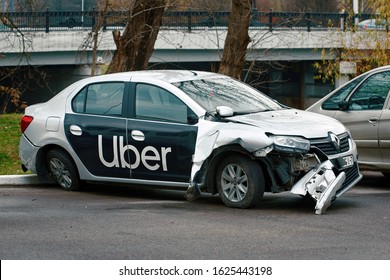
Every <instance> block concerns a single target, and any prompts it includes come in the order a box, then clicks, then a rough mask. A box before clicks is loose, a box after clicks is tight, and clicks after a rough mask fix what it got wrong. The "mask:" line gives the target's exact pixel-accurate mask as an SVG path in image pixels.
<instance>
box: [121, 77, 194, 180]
mask: <svg viewBox="0 0 390 280" xmlns="http://www.w3.org/2000/svg"><path fill="white" fill-rule="evenodd" d="M132 88H134V92H133V93H132V94H133V99H132V100H133V102H134V106H133V110H134V112H133V117H132V118H129V119H128V125H127V138H128V146H127V151H128V152H129V167H130V168H131V177H132V179H140V180H151V181H174V182H189V180H190V175H191V167H192V156H193V154H194V151H195V143H196V135H197V131H198V128H197V126H196V125H195V124H190V123H189V121H188V120H189V119H190V118H189V116H190V115H193V113H192V111H191V110H190V108H188V106H186V105H185V104H184V103H183V102H182V101H181V100H180V99H178V98H177V97H176V96H175V95H173V94H172V93H170V92H168V91H167V90H165V89H162V88H159V87H157V86H154V85H150V84H143V83H140V84H137V85H135V86H134V87H132Z"/></svg>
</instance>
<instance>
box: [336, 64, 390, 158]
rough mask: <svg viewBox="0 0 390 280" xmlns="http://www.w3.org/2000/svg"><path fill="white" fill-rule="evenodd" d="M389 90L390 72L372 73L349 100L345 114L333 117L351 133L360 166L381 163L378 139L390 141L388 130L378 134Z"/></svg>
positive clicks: (343, 112) (343, 111) (382, 124)
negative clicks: (361, 164) (368, 163)
mask: <svg viewBox="0 0 390 280" xmlns="http://www.w3.org/2000/svg"><path fill="white" fill-rule="evenodd" d="M389 89H390V72H388V71H386V72H380V73H374V74H372V75H371V76H369V77H367V79H366V80H364V81H363V82H362V83H361V84H360V85H359V87H358V88H357V89H355V90H354V92H353V93H352V95H350V96H349V98H348V102H347V107H346V108H345V110H339V111H337V112H336V114H335V118H336V119H338V120H340V121H341V122H342V123H343V124H345V125H346V126H347V127H348V128H349V130H350V131H351V134H352V137H353V139H354V140H355V142H356V144H357V146H358V151H359V161H360V162H362V163H364V162H376V163H380V162H382V152H381V149H380V148H381V146H380V141H381V140H380V138H379V136H380V137H381V138H382V137H384V138H387V139H389V135H388V130H387V129H384V128H383V129H382V130H381V132H380V128H381V126H384V123H383V121H381V117H382V114H383V109H384V105H385V101H386V100H387V95H388V92H389Z"/></svg>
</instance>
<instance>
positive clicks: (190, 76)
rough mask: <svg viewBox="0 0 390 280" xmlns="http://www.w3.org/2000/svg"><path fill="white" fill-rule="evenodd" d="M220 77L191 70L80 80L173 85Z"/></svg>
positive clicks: (132, 73) (137, 73)
mask: <svg viewBox="0 0 390 280" xmlns="http://www.w3.org/2000/svg"><path fill="white" fill-rule="evenodd" d="M217 76H220V77H221V76H222V75H220V74H217V73H212V72H205V71H192V70H140V71H130V72H120V73H113V74H105V75H101V76H95V77H90V78H86V79H83V80H81V81H82V82H83V83H94V82H102V81H112V80H119V81H131V80H135V81H137V80H149V81H152V80H161V81H164V82H168V83H175V82H181V81H188V80H197V79H203V78H206V77H217Z"/></svg>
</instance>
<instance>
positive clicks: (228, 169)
mask: <svg viewBox="0 0 390 280" xmlns="http://www.w3.org/2000/svg"><path fill="white" fill-rule="evenodd" d="M216 183H217V188H218V192H219V195H220V197H221V200H222V201H223V202H224V203H225V205H227V206H229V207H236V208H249V207H252V206H254V205H255V204H256V203H257V202H259V201H260V200H261V198H262V196H263V194H264V176H263V171H262V169H261V167H260V165H259V164H258V163H256V162H254V161H253V160H251V159H249V158H246V157H243V156H229V157H227V158H225V159H224V160H223V161H222V162H221V164H220V166H219V168H218V170H217V182H216Z"/></svg>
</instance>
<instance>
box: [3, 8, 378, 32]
mask: <svg viewBox="0 0 390 280" xmlns="http://www.w3.org/2000/svg"><path fill="white" fill-rule="evenodd" d="M229 14H230V13H229V12H208V11H191V10H189V11H182V12H175V11H166V12H165V13H164V16H163V19H162V25H161V29H180V30H186V31H189V32H191V31H193V30H204V29H209V28H215V29H226V28H227V26H228V23H229ZM128 16H129V12H128V11H111V12H107V13H105V14H102V13H101V12H99V11H83V12H81V11H78V12H77V11H76V12H52V11H49V10H48V11H45V12H3V13H0V31H5V32H6V31H15V30H27V31H45V32H50V31H59V30H63V31H66V30H73V29H87V30H92V28H93V27H95V26H100V27H101V28H102V29H103V30H107V29H121V28H123V27H124V26H125V25H126V23H127V20H128ZM374 16H375V15H371V14H361V15H356V16H354V15H352V16H351V15H349V14H347V13H310V12H302V13H301V12H274V11H272V10H270V11H267V12H262V11H257V10H254V11H253V12H252V18H251V23H250V28H254V29H265V30H269V31H273V30H286V29H301V30H307V31H312V30H327V29H338V30H343V31H345V30H347V29H348V28H350V27H353V26H354V24H355V22H356V20H355V19H356V18H358V19H359V20H364V19H370V18H373V17H374Z"/></svg>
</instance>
